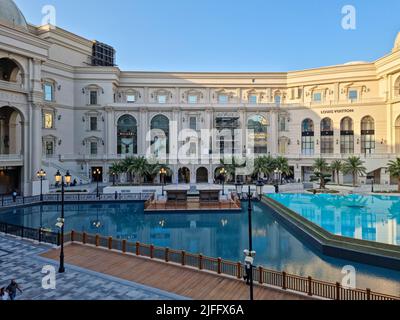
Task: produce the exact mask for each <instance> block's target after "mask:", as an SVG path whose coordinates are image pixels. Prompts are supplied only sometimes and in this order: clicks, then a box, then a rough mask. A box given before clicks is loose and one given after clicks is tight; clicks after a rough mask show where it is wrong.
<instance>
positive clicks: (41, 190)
mask: <svg viewBox="0 0 400 320" xmlns="http://www.w3.org/2000/svg"><path fill="white" fill-rule="evenodd" d="M36 176H37V177H38V178H39V179H40V201H41V202H43V180H44V178H46V171H44V170H43V169H40V171H38V172H37V173H36Z"/></svg>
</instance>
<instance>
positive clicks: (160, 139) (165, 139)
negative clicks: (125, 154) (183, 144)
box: [150, 114, 169, 155]
mask: <svg viewBox="0 0 400 320" xmlns="http://www.w3.org/2000/svg"><path fill="white" fill-rule="evenodd" d="M150 127H151V130H152V131H153V134H152V137H151V139H152V141H151V145H152V146H153V147H154V152H155V154H156V155H157V154H159V153H160V152H165V153H166V154H168V153H169V119H168V118H167V117H166V116H164V115H161V114H159V115H157V116H155V117H154V118H153V119H152V120H151V126H150Z"/></svg>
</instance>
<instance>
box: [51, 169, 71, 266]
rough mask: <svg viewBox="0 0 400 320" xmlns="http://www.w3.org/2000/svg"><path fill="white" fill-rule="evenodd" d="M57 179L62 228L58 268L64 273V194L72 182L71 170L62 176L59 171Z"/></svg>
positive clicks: (58, 224)
mask: <svg viewBox="0 0 400 320" xmlns="http://www.w3.org/2000/svg"><path fill="white" fill-rule="evenodd" d="M55 180H56V182H57V183H58V184H60V183H61V218H58V219H57V223H56V226H57V227H59V228H60V229H61V239H60V242H61V252H60V267H59V269H58V272H59V273H64V272H65V267H64V226H65V217H64V195H65V185H66V184H67V185H68V184H70V183H71V175H70V174H69V171H67V173H66V174H65V176H62V175H61V173H60V171H57V173H56V175H55Z"/></svg>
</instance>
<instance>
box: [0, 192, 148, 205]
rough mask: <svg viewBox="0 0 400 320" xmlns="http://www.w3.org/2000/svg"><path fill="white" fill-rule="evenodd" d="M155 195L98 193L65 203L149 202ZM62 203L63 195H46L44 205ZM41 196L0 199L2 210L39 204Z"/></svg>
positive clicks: (69, 197) (74, 197)
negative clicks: (98, 194)
mask: <svg viewBox="0 0 400 320" xmlns="http://www.w3.org/2000/svg"><path fill="white" fill-rule="evenodd" d="M152 196H153V193H119V194H118V195H117V196H116V195H115V194H100V196H99V197H97V194H96V193H88V194H65V195H64V201H65V202H95V201H107V202H112V201H147V200H148V199H150V197H152ZM49 202H50V203H52V202H61V194H44V195H43V203H49ZM39 203H41V201H40V196H32V197H21V196H19V197H16V198H15V199H14V198H13V197H11V196H5V197H2V198H1V199H0V208H12V207H16V206H22V205H31V204H39Z"/></svg>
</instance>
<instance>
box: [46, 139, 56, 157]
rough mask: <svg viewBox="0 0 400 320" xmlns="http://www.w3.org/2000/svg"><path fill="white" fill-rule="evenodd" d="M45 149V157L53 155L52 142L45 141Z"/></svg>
mask: <svg viewBox="0 0 400 320" xmlns="http://www.w3.org/2000/svg"><path fill="white" fill-rule="evenodd" d="M45 147H46V156H52V155H54V142H53V141H46V142H45Z"/></svg>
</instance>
